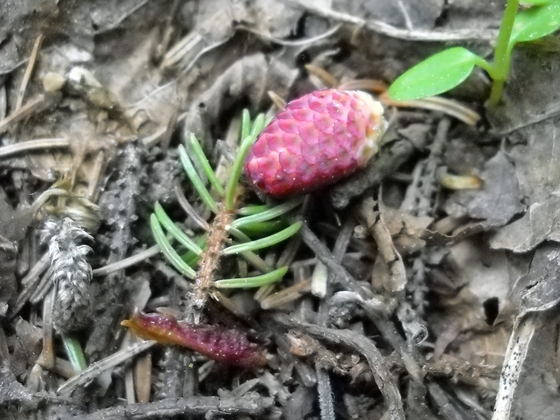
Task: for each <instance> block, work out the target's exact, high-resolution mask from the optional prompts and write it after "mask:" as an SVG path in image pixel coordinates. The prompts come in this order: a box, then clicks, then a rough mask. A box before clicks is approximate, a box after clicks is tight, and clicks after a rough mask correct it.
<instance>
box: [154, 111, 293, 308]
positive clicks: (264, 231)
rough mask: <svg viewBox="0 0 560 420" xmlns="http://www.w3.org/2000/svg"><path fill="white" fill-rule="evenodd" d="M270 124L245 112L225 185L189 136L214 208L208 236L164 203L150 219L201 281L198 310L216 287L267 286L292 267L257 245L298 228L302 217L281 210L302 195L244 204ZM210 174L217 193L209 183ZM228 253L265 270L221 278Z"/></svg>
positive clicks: (193, 163)
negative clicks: (249, 159)
mask: <svg viewBox="0 0 560 420" xmlns="http://www.w3.org/2000/svg"><path fill="white" fill-rule="evenodd" d="M264 126H265V118H264V115H262V114H261V115H259V116H258V117H257V118H256V119H255V120H254V121H251V120H250V118H249V113H248V112H247V111H244V112H243V116H242V124H241V136H240V137H241V139H240V140H241V141H240V144H239V150H238V152H237V154H236V157H235V160H234V162H233V164H232V168H231V173H230V176H229V178H228V181H227V184H226V185H225V186H223V185H222V184H221V183H220V181H219V179H218V177H217V176H216V174H215V172H214V170H213V169H212V166H211V165H210V163H209V162H208V159H207V158H206V156H205V154H204V152H203V150H202V147H201V146H200V143H199V141H198V139H197V138H196V137H195V136H194V135H193V134H191V135H189V137H188V139H187V143H188V144H187V147H188V150H189V151H187V147H185V146H183V145H181V146H179V156H180V159H181V163H182V164H183V168H184V169H185V172H186V174H187V176H188V178H189V180H190V182H191V184H192V186H193V188H194V190H195V191H196V192H197V195H198V197H199V198H200V200H201V201H202V203H203V204H204V205H205V206H206V207H207V208H208V209H209V210H210V211H211V212H212V213H213V214H214V217H213V221H212V223H211V225H210V229H209V231H208V232H207V234H206V235H205V236H204V237H201V238H198V239H197V238H190V237H189V236H188V235H186V234H185V233H184V232H183V231H182V230H181V229H179V228H178V227H177V226H176V225H175V223H174V222H173V220H171V218H170V217H169V216H168V215H167V213H166V212H165V210H164V209H163V207H162V206H161V205H160V204H159V203H156V204H155V206H154V213H153V214H152V216H151V218H150V225H151V229H152V233H153V236H154V238H155V241H156V243H157V244H158V245H159V247H160V249H161V251H162V253H163V254H164V255H165V257H166V258H167V260H168V261H169V262H170V263H171V265H172V266H173V267H174V268H175V269H176V270H177V271H179V272H180V273H181V274H183V275H184V276H186V277H188V278H190V279H193V280H194V281H195V285H194V290H193V293H192V296H191V302H190V306H191V311H192V312H193V313H194V314H197V313H200V311H201V310H202V309H203V307H204V304H205V302H206V300H207V298H208V295H209V294H210V293H211V291H212V289H229V288H255V287H261V286H263V285H267V284H271V283H274V282H276V281H279V280H280V279H281V278H282V277H283V276H284V275H285V274H286V272H287V271H288V267H279V268H276V269H275V268H274V267H271V266H270V264H268V263H267V262H266V261H264V260H263V259H262V258H261V257H260V256H259V255H258V254H257V253H256V252H255V251H257V250H261V249H265V248H268V247H271V246H273V245H276V244H278V243H280V242H282V241H285V240H286V239H289V238H290V237H291V236H292V235H294V234H295V233H297V231H298V230H299V228H300V227H301V223H299V222H297V223H294V224H291V225H288V224H287V223H286V222H285V221H284V220H283V219H281V216H282V215H284V214H286V213H288V212H290V211H292V210H293V209H294V208H296V207H297V206H298V205H299V204H300V203H301V201H302V200H301V199H298V200H291V201H287V202H284V203H282V204H280V205H277V206H275V207H270V206H268V205H262V204H259V205H247V206H245V207H241V208H240V209H239V210H238V206H239V201H241V200H240V189H239V179H240V177H241V172H242V170H243V163H244V161H245V158H246V156H247V153H248V152H249V149H250V147H251V146H252V145H253V143H254V142H255V141H256V139H257V136H258V135H259V133H260V132H261V131H262V130H263V128H264ZM197 168H198V170H197ZM199 171H200V172H199ZM204 179H206V180H207V181H208V184H210V186H211V187H212V189H213V193H211V192H210V191H209V190H208V188H207V187H206V182H205V180H204ZM172 242H176V243H178V244H179V246H180V247H181V248H182V249H184V250H185V253H184V254H183V255H181V254H180V253H179V252H178V251H177V250H176V248H175V247H174V246H173V244H172ZM228 255H239V256H241V257H242V258H244V259H245V260H247V261H248V262H249V264H251V265H252V266H253V267H255V268H256V269H257V270H258V271H260V272H261V273H262V274H260V275H255V276H251V277H244V278H232V279H221V280H217V279H216V276H217V274H218V273H217V271H218V266H219V261H220V259H221V258H222V257H225V256H228Z"/></svg>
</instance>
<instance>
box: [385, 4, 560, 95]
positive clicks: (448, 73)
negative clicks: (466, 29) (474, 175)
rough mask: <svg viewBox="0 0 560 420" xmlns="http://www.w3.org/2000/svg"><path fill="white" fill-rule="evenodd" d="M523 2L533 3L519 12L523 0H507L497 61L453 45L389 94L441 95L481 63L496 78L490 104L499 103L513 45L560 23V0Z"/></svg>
mask: <svg viewBox="0 0 560 420" xmlns="http://www.w3.org/2000/svg"><path fill="white" fill-rule="evenodd" d="M522 3H524V4H528V5H531V7H530V8H529V9H527V10H523V11H521V12H519V13H518V8H519V0H507V4H506V8H505V11H504V14H503V16H502V22H501V25H500V30H499V33H498V38H497V40H496V46H495V49H494V62H493V63H489V62H488V61H486V60H485V59H484V58H482V57H480V56H478V55H476V54H474V53H472V52H471V51H469V50H467V49H466V48H463V47H454V48H450V49H447V50H444V51H442V52H440V53H437V54H435V55H433V56H431V57H429V58H427V59H426V60H424V61H422V62H420V63H419V64H417V65H416V66H414V67H412V68H411V69H410V70H408V71H407V72H405V73H404V74H402V75H401V76H400V77H399V78H397V80H395V81H394V82H393V84H392V85H391V87H390V88H389V96H390V97H391V98H393V99H395V100H398V101H409V100H414V99H420V98H425V97H428V96H434V95H439V94H440V93H444V92H447V91H448V90H450V89H452V88H454V87H456V86H458V85H459V84H461V83H462V82H463V81H464V80H465V79H466V78H467V77H468V76H469V75H470V74H471V72H472V71H473V69H474V67H475V66H479V67H482V68H483V69H484V70H486V72H487V73H488V75H489V76H490V77H491V78H492V80H493V83H492V90H491V93H490V98H489V104H490V105H491V106H494V105H497V104H498V102H499V101H500V98H501V97H502V92H503V89H504V84H505V81H506V79H507V77H508V75H509V69H510V65H511V51H512V49H513V47H514V46H515V45H516V44H517V43H519V42H529V41H534V40H536V39H539V38H543V37H545V36H547V35H550V34H551V33H553V32H554V31H556V30H557V29H558V28H559V27H560V0H523V2H522Z"/></svg>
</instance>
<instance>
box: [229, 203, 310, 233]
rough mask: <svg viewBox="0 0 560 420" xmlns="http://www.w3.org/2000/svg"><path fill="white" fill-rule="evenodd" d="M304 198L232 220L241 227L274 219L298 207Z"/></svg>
mask: <svg viewBox="0 0 560 420" xmlns="http://www.w3.org/2000/svg"><path fill="white" fill-rule="evenodd" d="M302 201H303V200H302V199H298V200H292V201H286V202H285V203H282V204H280V205H278V206H276V207H273V208H271V209H268V210H265V211H262V212H260V213H258V214H254V215H252V216H246V217H242V218H240V219H237V220H234V221H233V222H232V224H231V225H232V226H233V227H236V228H240V227H242V226H245V225H248V224H251V223H255V222H264V221H266V220H270V219H274V218H276V217H278V216H281V215H282V214H284V213H287V212H289V211H290V210H292V209H294V208H296V207H297V206H298V205H300V204H301V203H302Z"/></svg>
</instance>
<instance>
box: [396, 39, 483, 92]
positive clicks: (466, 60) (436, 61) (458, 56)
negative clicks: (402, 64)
mask: <svg viewBox="0 0 560 420" xmlns="http://www.w3.org/2000/svg"><path fill="white" fill-rule="evenodd" d="M480 60H482V61H484V60H483V59H482V58H480V57H478V56H477V55H476V54H473V53H472V52H470V51H469V50H467V49H466V48H463V47H455V48H450V49H448V50H445V51H442V52H440V53H438V54H435V55H432V56H431V57H429V58H427V59H426V60H424V61H422V62H421V63H419V64H417V65H416V66H414V67H412V68H411V69H410V70H408V71H406V72H405V73H404V74H402V75H401V76H400V77H399V78H398V79H397V80H395V81H394V82H393V84H392V85H391V87H389V91H388V93H389V96H390V97H391V98H393V99H395V100H397V101H410V100H414V99H420V98H426V97H428V96H434V95H439V94H440V93H443V92H447V91H448V90H450V89H453V88H454V87H455V86H457V85H459V84H460V83H461V82H463V81H464V80H465V79H466V78H467V77H469V75H470V74H471V72H472V70H473V68H474V66H475V65H477V64H478V65H480Z"/></svg>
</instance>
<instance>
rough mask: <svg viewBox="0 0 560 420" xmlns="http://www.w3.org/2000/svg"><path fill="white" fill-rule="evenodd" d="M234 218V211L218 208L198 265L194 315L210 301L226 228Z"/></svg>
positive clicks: (193, 298)
mask: <svg viewBox="0 0 560 420" xmlns="http://www.w3.org/2000/svg"><path fill="white" fill-rule="evenodd" d="M234 217H235V214H234V212H233V211H231V210H228V209H226V208H225V207H223V206H221V205H220V206H218V213H217V214H216V217H215V218H214V221H213V222H212V227H211V228H210V232H209V233H208V242H207V245H206V248H205V249H204V251H202V254H201V255H200V261H199V263H198V272H197V276H196V287H195V290H194V292H193V296H192V300H191V307H192V310H193V312H194V313H200V311H201V310H202V308H204V305H205V303H206V300H207V299H208V294H209V293H210V289H211V287H212V284H213V282H214V274H215V272H216V270H217V269H218V263H219V260H220V256H221V255H222V250H223V248H224V244H225V242H226V240H227V239H228V232H227V230H226V227H227V226H228V225H229V224H231V222H232V221H233V219H234Z"/></svg>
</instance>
